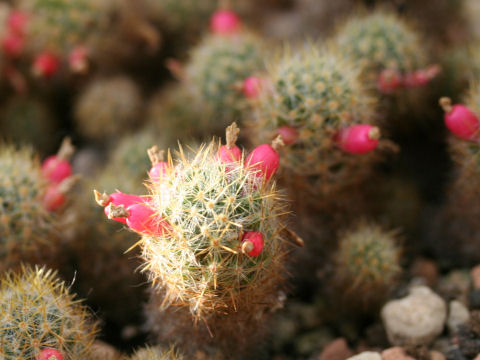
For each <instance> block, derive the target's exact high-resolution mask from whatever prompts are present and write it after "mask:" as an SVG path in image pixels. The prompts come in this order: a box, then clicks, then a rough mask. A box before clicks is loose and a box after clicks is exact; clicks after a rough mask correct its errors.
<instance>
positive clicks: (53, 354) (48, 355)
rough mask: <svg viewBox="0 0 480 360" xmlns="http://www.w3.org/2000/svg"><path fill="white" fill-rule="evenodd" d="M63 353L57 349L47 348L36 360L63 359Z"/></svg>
mask: <svg viewBox="0 0 480 360" xmlns="http://www.w3.org/2000/svg"><path fill="white" fill-rule="evenodd" d="M63 359H64V358H63V355H62V353H61V352H60V351H58V350H56V349H50V348H45V349H42V351H40V353H39V354H38V355H37V356H36V357H35V360H63Z"/></svg>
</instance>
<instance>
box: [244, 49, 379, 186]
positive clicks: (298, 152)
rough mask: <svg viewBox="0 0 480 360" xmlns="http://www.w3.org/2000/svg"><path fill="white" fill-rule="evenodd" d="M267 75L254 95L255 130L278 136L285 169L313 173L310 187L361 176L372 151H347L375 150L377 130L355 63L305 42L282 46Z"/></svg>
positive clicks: (370, 100)
mask: <svg viewBox="0 0 480 360" xmlns="http://www.w3.org/2000/svg"><path fill="white" fill-rule="evenodd" d="M268 75H269V76H268V80H267V79H265V80H264V81H263V82H264V84H263V85H261V86H260V92H259V94H258V96H257V98H256V99H254V101H253V105H254V106H255V121H254V123H253V133H254V134H255V135H256V136H257V138H258V139H259V140H260V141H267V140H268V139H272V138H274V137H275V136H277V135H281V136H282V139H283V141H284V143H285V144H286V145H287V146H286V147H285V148H284V149H283V158H282V165H283V166H284V167H285V169H286V171H289V172H290V173H293V174H294V175H299V176H300V177H303V178H307V177H309V178H310V179H313V181H314V183H313V184H311V185H312V186H310V188H311V189H312V191H313V192H314V193H319V192H320V193H322V192H328V191H334V190H335V188H338V187H342V186H345V185H346V184H347V183H348V182H349V181H356V180H358V179H360V178H361V173H362V171H364V170H366V169H367V168H368V164H369V163H371V162H372V156H371V155H372V154H369V155H363V156H353V155H352V154H351V153H357V154H358V153H366V152H369V151H371V150H373V149H374V148H375V147H376V146H377V144H378V138H379V136H380V133H379V129H378V128H377V127H374V126H371V125H369V124H371V123H372V122H373V120H374V118H375V102H376V99H375V97H373V96H372V95H370V94H369V93H368V92H367V90H366V89H365V87H364V86H363V84H362V82H361V80H360V78H359V73H358V71H357V70H356V68H355V66H354V65H353V64H352V63H350V62H348V61H345V60H344V59H343V58H342V57H341V56H340V55H338V53H337V52H336V51H334V50H332V49H319V48H317V47H316V46H314V45H309V46H306V47H305V48H303V49H301V50H297V51H293V50H287V51H285V52H284V54H283V55H282V56H281V57H280V58H279V59H278V60H277V61H276V63H275V64H274V65H273V66H272V67H271V68H270V69H269V73H268ZM352 174H355V175H354V176H352ZM297 185H298V184H297Z"/></svg>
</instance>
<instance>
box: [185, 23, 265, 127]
mask: <svg viewBox="0 0 480 360" xmlns="http://www.w3.org/2000/svg"><path fill="white" fill-rule="evenodd" d="M262 46H263V45H262V42H261V40H260V39H259V38H258V37H257V36H255V35H253V34H251V33H249V32H245V31H242V32H238V33H235V34H231V35H228V36H225V35H208V36H207V37H206V38H204V39H203V41H202V42H201V43H200V44H199V45H198V46H197V47H196V48H195V49H194V50H193V52H192V55H191V59H190V62H189V64H188V65H187V67H186V77H187V81H188V86H190V87H191V90H192V95H193V97H194V99H195V101H196V103H197V104H198V106H199V108H200V109H202V108H204V109H205V110H204V111H208V113H209V114H211V116H210V117H211V119H214V120H215V122H216V123H215V124H212V125H211V126H210V127H211V128H214V129H215V128H217V129H218V128H223V127H224V126H225V125H227V124H228V123H230V122H232V121H234V120H237V118H238V117H240V112H241V110H242V109H243V108H244V106H245V101H244V99H245V96H244V94H243V92H242V85H243V81H244V80H245V79H246V78H247V77H249V76H251V75H252V74H254V73H256V72H258V71H261V70H262V65H263V57H262Z"/></svg>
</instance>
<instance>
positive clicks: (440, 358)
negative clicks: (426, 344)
mask: <svg viewBox="0 0 480 360" xmlns="http://www.w3.org/2000/svg"><path fill="white" fill-rule="evenodd" d="M477 357H478V356H477ZM430 360H445V355H443V354H442V353H441V352H440V351H437V350H432V351H430ZM476 360H480V358H478V359H476Z"/></svg>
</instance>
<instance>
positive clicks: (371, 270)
mask: <svg viewBox="0 0 480 360" xmlns="http://www.w3.org/2000/svg"><path fill="white" fill-rule="evenodd" d="M395 235H396V233H395V232H392V231H385V230H383V229H382V228H381V227H380V226H378V225H375V224H368V223H365V222H363V223H360V224H359V225H357V226H356V227H355V228H353V229H352V230H350V231H348V232H346V233H344V234H342V235H341V236H340V244H339V250H338V253H337V254H336V257H335V260H336V271H337V276H338V278H339V279H340V280H341V281H340V282H341V283H342V284H346V285H345V286H346V287H345V288H344V291H346V292H347V293H349V294H351V293H352V292H353V293H355V294H360V295H361V297H362V298H364V299H365V300H369V299H372V298H375V297H381V295H382V294H384V293H385V291H387V290H388V289H390V288H391V286H392V285H393V284H394V281H395V280H396V277H397V276H398V275H399V273H400V264H399V255H400V252H399V248H398V245H397V240H396V236H395Z"/></svg>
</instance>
